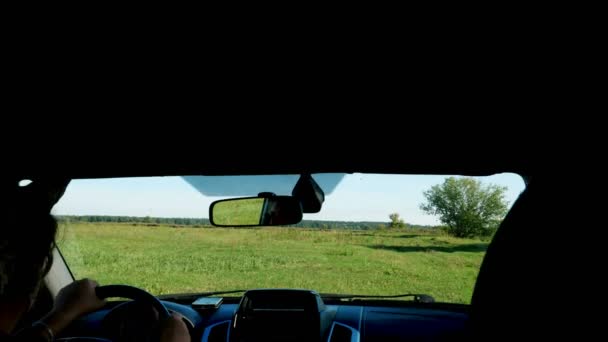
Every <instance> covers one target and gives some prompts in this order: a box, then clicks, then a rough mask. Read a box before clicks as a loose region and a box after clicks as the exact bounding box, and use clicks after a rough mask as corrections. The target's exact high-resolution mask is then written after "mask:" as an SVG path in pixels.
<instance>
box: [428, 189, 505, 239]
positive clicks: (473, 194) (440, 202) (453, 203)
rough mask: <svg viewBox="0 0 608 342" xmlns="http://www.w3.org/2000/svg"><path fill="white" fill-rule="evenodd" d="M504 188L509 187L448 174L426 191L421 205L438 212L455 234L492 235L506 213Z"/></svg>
mask: <svg viewBox="0 0 608 342" xmlns="http://www.w3.org/2000/svg"><path fill="white" fill-rule="evenodd" d="M505 191H507V188H506V187H500V186H497V185H493V184H490V185H488V186H486V187H484V186H483V185H482V183H481V182H480V181H478V180H475V179H473V178H454V177H449V178H446V179H445V181H444V182H443V184H438V185H434V186H432V187H431V188H430V189H429V190H427V191H425V192H424V193H423V194H424V197H425V198H426V200H427V202H426V203H423V204H422V205H421V206H420V208H421V209H422V210H423V211H425V212H426V213H427V214H431V215H439V220H440V221H441V222H442V223H443V224H445V225H447V227H448V233H450V234H451V235H454V236H456V237H471V236H478V235H481V236H484V235H490V234H492V232H494V231H495V230H496V228H497V227H498V225H499V224H500V222H501V221H502V219H503V218H504V216H505V214H506V213H507V202H506V201H505V199H504V193H505Z"/></svg>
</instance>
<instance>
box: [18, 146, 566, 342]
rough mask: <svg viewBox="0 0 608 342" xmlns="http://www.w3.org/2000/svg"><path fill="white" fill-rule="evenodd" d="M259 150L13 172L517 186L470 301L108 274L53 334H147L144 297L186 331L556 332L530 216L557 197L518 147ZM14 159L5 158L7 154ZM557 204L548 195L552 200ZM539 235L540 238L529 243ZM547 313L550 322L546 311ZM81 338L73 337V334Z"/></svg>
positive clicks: (291, 335) (439, 336)
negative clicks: (202, 291) (444, 152)
mask: <svg viewBox="0 0 608 342" xmlns="http://www.w3.org/2000/svg"><path fill="white" fill-rule="evenodd" d="M309 152H310V153H301V154H300V155H299V156H298V157H289V156H287V157H282V158H278V159H272V160H270V159H269V160H265V161H264V162H259V161H257V160H256V159H255V158H254V157H252V156H251V155H250V154H248V153H245V152H241V153H239V152H235V151H232V152H231V153H233V158H229V159H222V158H214V157H216V156H218V155H219V153H218V154H217V155H216V154H215V153H211V155H208V156H207V158H205V159H202V160H199V161H193V160H191V159H190V160H189V161H184V160H186V159H183V160H182V159H180V158H176V156H175V155H171V154H165V155H164V156H165V157H166V159H165V160H171V161H172V162H170V163H162V164H158V165H148V164H141V163H137V162H133V161H131V162H125V163H122V164H120V167H119V166H118V165H117V166H115V167H107V168H100V167H96V166H89V165H86V164H79V163H67V164H66V165H61V166H58V167H34V166H35V165H32V164H28V163H24V164H20V165H17V166H16V167H14V168H13V169H12V171H11V174H10V177H11V178H12V179H13V180H19V179H32V180H36V179H45V178H47V179H52V178H62V179H77V178H106V177H118V176H150V175H154V176H164V175H183V174H190V175H201V174H202V175H231V174H237V175H248V174H286V173H292V174H303V173H309V174H310V173H316V172H346V173H352V172H374V173H387V174H391V173H393V174H402V173H403V174H460V175H487V174H493V173H497V172H514V173H518V174H520V175H521V176H522V177H524V179H525V181H526V183H527V187H526V190H525V191H524V193H522V194H521V195H520V198H519V199H518V200H517V201H516V203H515V204H514V205H513V207H512V209H511V210H510V212H509V213H508V215H507V217H506V219H505V220H504V221H503V223H502V224H501V226H500V227H499V230H498V231H497V233H496V235H495V237H494V239H493V240H492V242H491V243H490V245H489V247H488V250H487V254H486V257H485V259H484V261H483V264H482V268H481V270H480V273H479V276H478V279H477V283H476V286H475V290H474V293H473V297H472V301H471V305H460V304H445V303H432V302H431V303H429V302H425V301H424V300H419V299H418V300H412V301H390V300H380V299H377V300H376V299H373V298H369V299H360V300H342V299H340V298H326V299H325V300H324V299H322V298H321V297H320V296H319V294H318V293H316V292H314V291H310V290H265V289H258V290H250V291H248V292H246V293H244V294H243V295H242V296H241V295H239V296H234V297H230V296H229V295H226V296H224V297H223V298H224V300H223V302H221V303H216V304H212V305H201V306H193V305H192V302H193V300H194V299H195V298H193V297H189V296H187V295H183V296H181V297H171V298H162V297H161V298H156V297H153V296H151V295H149V294H147V293H146V292H144V291H142V290H139V289H136V288H132V287H129V286H121V285H120V284H113V285H109V286H105V287H101V288H99V292H98V295H99V296H100V297H108V298H110V297H121V298H128V299H131V300H132V301H128V300H127V301H113V302H110V303H109V304H108V307H107V308H104V309H103V310H100V311H98V312H95V313H92V314H89V315H87V316H85V317H81V318H80V319H79V320H78V321H76V322H75V323H74V324H73V326H71V327H70V328H69V329H68V330H67V331H66V332H65V334H64V335H65V336H62V337H66V338H67V337H80V338H81V340H83V341H84V340H86V339H85V337H95V338H102V339H108V340H146V338H151V336H153V334H154V329H153V328H151V325H150V323H149V322H150V320H154V314H153V313H152V314H151V310H150V308H152V307H154V308H155V309H156V311H157V312H158V315H159V317H160V318H162V317H163V316H166V315H168V312H169V311H176V312H179V313H181V314H182V315H183V316H184V317H185V318H186V320H187V321H188V325H189V328H190V329H191V334H192V337H193V340H196V341H292V340H293V341H332V342H335V341H452V340H483V341H488V340H511V339H517V340H519V339H528V338H546V337H547V336H550V335H552V334H554V333H555V330H554V326H553V324H555V322H556V320H552V318H555V317H556V312H555V308H556V307H557V305H556V301H555V298H554V297H553V296H551V295H550V294H551V293H554V291H557V287H556V286H555V285H553V284H556V283H557V284H559V282H560V277H559V273H558V271H557V269H556V266H555V263H554V261H555V255H554V254H551V253H545V252H543V253H540V250H543V251H544V250H549V249H551V248H553V247H552V246H551V245H550V244H549V243H550V242H551V241H548V240H547V239H546V236H545V234H544V232H542V231H540V230H539V229H536V228H537V227H539V226H543V225H550V224H555V222H552V219H551V218H549V219H548V218H547V215H546V211H545V210H544V208H546V207H547V204H551V203H556V201H557V199H556V198H555V197H554V196H551V192H550V191H548V189H550V188H551V182H550V180H549V178H547V177H544V175H543V174H542V173H540V172H539V170H538V169H536V168H534V167H532V165H533V163H531V162H529V160H527V158H526V156H527V155H526V154H516V153H513V152H504V153H502V154H500V153H497V154H496V157H492V158H488V157H486V158H480V157H479V156H478V155H469V156H466V157H463V156H459V157H456V156H446V157H445V158H431V157H429V156H428V155H424V154H422V153H420V154H415V155H412V156H411V157H410V158H409V159H408V160H407V161H406V162H401V163H400V162H394V161H392V160H391V159H390V158H385V157H383V156H382V157H381V156H378V155H377V154H375V153H369V152H368V153H366V152H363V151H353V150H349V151H345V153H343V154H342V158H339V159H336V158H330V157H331V153H328V154H326V155H324V156H323V157H326V158H323V157H319V156H318V155H317V156H315V157H313V153H312V152H313V151H309ZM14 165H15V164H14ZM556 207H557V206H556ZM539 246H542V247H541V248H539ZM51 303H52V298H49V295H48V293H45V292H44V291H42V292H41V294H40V298H39V301H38V305H37V306H36V307H35V308H34V310H33V311H32V312H31V313H30V315H29V318H26V320H27V319H32V318H31V317H35V316H36V315H38V314H40V313H41V312H44V311H45V310H48V307H49V306H50V305H51ZM547 322H548V323H547ZM77 340H79V339H73V341H77Z"/></svg>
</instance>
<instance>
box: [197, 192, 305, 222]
mask: <svg viewBox="0 0 608 342" xmlns="http://www.w3.org/2000/svg"><path fill="white" fill-rule="evenodd" d="M209 220H210V221H211V224H213V225H214V226H218V227H253V226H280V225H287V224H295V223H299V222H300V221H302V205H301V204H300V201H298V200H297V199H296V198H294V197H291V196H270V197H245V198H231V199H226V200H220V201H215V202H213V203H211V206H210V207H209Z"/></svg>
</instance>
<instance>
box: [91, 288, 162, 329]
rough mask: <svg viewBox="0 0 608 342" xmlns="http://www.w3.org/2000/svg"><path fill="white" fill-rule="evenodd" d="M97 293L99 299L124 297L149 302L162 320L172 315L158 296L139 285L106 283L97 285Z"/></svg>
mask: <svg viewBox="0 0 608 342" xmlns="http://www.w3.org/2000/svg"><path fill="white" fill-rule="evenodd" d="M95 293H96V294H97V297H99V299H106V298H111V297H122V298H129V299H132V300H134V301H137V302H141V303H145V304H149V305H151V306H152V307H153V308H155V309H156V311H158V319H159V320H160V321H164V320H166V319H168V318H169V317H171V315H170V314H169V310H167V308H166V307H165V306H164V305H163V303H161V302H160V300H158V298H156V297H154V296H153V295H151V294H149V293H148V292H146V291H144V290H142V289H138V288H137V287H133V286H129V285H106V286H99V287H97V288H96V289H95Z"/></svg>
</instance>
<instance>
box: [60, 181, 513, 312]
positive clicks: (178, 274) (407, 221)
mask: <svg viewBox="0 0 608 342" xmlns="http://www.w3.org/2000/svg"><path fill="white" fill-rule="evenodd" d="M264 177H266V178H264ZM281 177H282V178H281ZM313 178H315V179H316V180H317V183H318V184H319V185H320V186H321V188H323V190H324V191H325V202H324V203H323V206H322V209H321V211H320V212H319V213H317V214H304V220H303V221H302V222H301V223H299V224H296V225H292V226H288V227H259V228H230V227H227V228H216V227H213V226H211V225H210V224H209V220H208V213H209V206H210V204H211V203H212V202H213V201H216V200H219V199H224V198H227V197H233V196H256V195H257V193H256V192H257V191H259V190H260V189H262V190H264V191H270V192H275V193H276V194H277V195H289V194H290V193H291V188H292V187H293V184H295V182H296V181H297V179H298V176H297V175H286V176H243V177H240V176H232V177H213V176H205V177H147V178H116V179H89V180H73V181H72V182H71V183H70V185H69V186H68V188H67V190H66V192H65V195H64V196H63V198H62V199H61V201H60V202H59V203H58V204H57V205H56V206H55V208H54V209H53V213H54V214H55V215H56V216H57V218H58V221H59V223H60V231H59V234H58V237H57V240H58V241H57V242H58V246H59V248H60V250H61V252H62V254H63V256H64V258H65V260H66V262H67V264H68V266H69V268H70V270H71V271H72V273H73V274H74V277H76V278H84V277H89V278H94V279H96V280H98V281H99V282H100V283H101V284H129V285H133V286H137V287H140V288H143V289H145V290H147V291H149V292H150V293H152V294H156V295H160V294H175V293H195V292H207V291H219V290H232V289H253V288H304V289H311V290H316V291H318V292H320V293H332V294H359V295H393V294H400V293H421V294H428V295H431V296H433V297H434V298H435V300H436V301H439V302H452V303H469V302H470V299H471V295H472V292H473V287H474V284H475V279H476V277H477V273H478V272H479V267H480V264H481V261H482V259H483V256H484V254H485V250H486V248H487V245H488V243H489V241H490V239H491V237H492V234H493V232H494V231H495V228H496V226H497V224H498V223H499V221H500V219H502V218H503V217H504V214H505V213H506V210H508V208H509V207H510V206H511V205H512V203H513V202H514V201H515V199H516V198H517V196H518V195H519V193H520V192H521V191H522V190H523V189H524V182H523V180H522V178H521V177H519V176H518V175H514V174H498V175H493V176H488V177H474V178H466V177H459V176H456V177H449V176H419V175H376V174H348V175H344V174H323V175H313ZM290 182H291V183H290ZM442 191H443V192H442ZM474 191H479V196H480V197H479V198H474V194H475V193H474ZM484 191H485V192H484ZM441 196H444V198H443V199H442V198H441ZM484 196H485V197H484ZM442 200H443V202H442ZM459 200H462V201H463V202H462V203H460V202H458V201H459ZM492 200H500V203H499V204H501V205H504V210H503V211H501V212H497V213H495V214H496V215H493V216H492V215H489V214H488V215H486V214H487V213H484V212H483V210H485V209H484V203H486V202H488V201H492ZM497 203H498V202H497ZM448 204H449V205H448ZM442 205H443V207H442ZM450 205H451V206H452V207H459V208H461V209H462V208H468V209H467V210H468V211H467V212H466V213H464V214H462V213H460V214H459V213H458V212H457V213H456V214H454V213H449V212H448V211H449V210H450V208H448V207H449V206H450ZM446 206H448V207H446ZM497 206H498V207H500V205H498V204H497ZM494 207H496V206H494ZM454 210H455V209H454ZM488 210H489V209H488ZM446 212H448V214H449V215H446ZM475 213H478V214H481V215H480V216H479V217H485V218H491V220H486V221H487V222H486V221H483V220H479V219H478V218H475V219H471V217H473V216H475ZM450 215H452V216H450ZM458 215H460V216H458ZM450 217H452V218H454V217H456V218H460V219H459V220H460V221H458V220H456V221H455V220H453V219H450ZM475 217H476V216H475Z"/></svg>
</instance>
